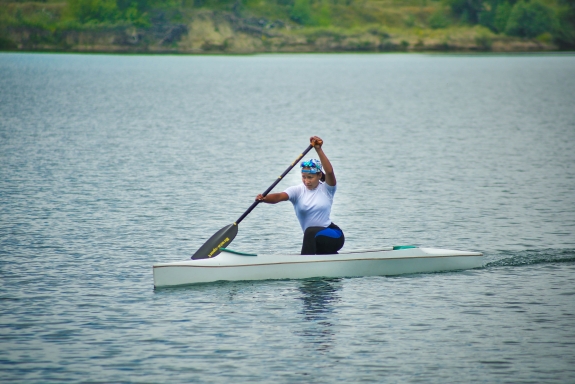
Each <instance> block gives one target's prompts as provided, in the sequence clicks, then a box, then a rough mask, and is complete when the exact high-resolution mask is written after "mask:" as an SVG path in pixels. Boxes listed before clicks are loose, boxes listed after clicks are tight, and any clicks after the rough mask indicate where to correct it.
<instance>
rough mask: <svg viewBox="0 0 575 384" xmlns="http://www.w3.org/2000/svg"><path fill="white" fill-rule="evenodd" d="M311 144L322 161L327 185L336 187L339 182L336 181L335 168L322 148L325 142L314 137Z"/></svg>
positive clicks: (310, 139)
mask: <svg viewBox="0 0 575 384" xmlns="http://www.w3.org/2000/svg"><path fill="white" fill-rule="evenodd" d="M309 142H310V144H311V145H313V147H314V148H315V151H316V152H317V155H318V157H319V161H321V166H322V168H323V173H325V182H326V183H327V185H329V186H332V187H334V186H335V185H336V184H337V181H336V179H335V173H334V172H333V166H332V165H331V163H330V162H329V159H328V158H327V156H326V155H325V153H324V152H323V149H322V148H321V147H322V145H323V140H322V139H321V138H319V137H317V136H312V137H310V138H309Z"/></svg>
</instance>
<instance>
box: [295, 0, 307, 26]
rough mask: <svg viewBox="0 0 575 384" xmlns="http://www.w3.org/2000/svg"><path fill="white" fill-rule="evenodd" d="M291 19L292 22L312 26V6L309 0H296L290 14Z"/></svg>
mask: <svg viewBox="0 0 575 384" xmlns="http://www.w3.org/2000/svg"><path fill="white" fill-rule="evenodd" d="M290 17H291V18H292V20H294V21H296V22H298V23H300V24H303V25H310V24H312V14H311V5H310V4H309V0H295V1H294V5H293V8H292V10H291V12H290Z"/></svg>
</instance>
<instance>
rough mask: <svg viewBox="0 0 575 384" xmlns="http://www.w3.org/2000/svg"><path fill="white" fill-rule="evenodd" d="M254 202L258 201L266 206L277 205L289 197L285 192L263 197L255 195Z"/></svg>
mask: <svg viewBox="0 0 575 384" xmlns="http://www.w3.org/2000/svg"><path fill="white" fill-rule="evenodd" d="M256 200H259V201H261V202H264V203H268V204H277V203H279V202H280V201H288V200H289V196H288V194H287V193H285V192H280V193H269V194H267V195H266V196H265V197H264V196H263V195H262V194H261V193H260V194H259V195H257V197H256Z"/></svg>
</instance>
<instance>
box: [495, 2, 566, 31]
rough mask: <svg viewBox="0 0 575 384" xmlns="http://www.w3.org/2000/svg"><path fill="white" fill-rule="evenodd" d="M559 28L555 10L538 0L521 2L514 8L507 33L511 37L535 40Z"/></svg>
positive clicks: (506, 28)
mask: <svg viewBox="0 0 575 384" xmlns="http://www.w3.org/2000/svg"><path fill="white" fill-rule="evenodd" d="M557 27H558V22H557V17H556V15H555V12H554V11H553V9H551V8H549V7H548V6H546V5H545V4H542V3H540V2H538V1H536V0H533V1H526V0H521V1H519V2H518V3H517V4H515V5H514V6H513V9H512V10H511V14H510V15H509V20H508V21H507V26H506V27H505V33H506V34H507V35H510V36H518V37H527V38H534V37H537V36H539V35H541V34H543V33H545V32H550V33H553V32H555V30H556V29H557Z"/></svg>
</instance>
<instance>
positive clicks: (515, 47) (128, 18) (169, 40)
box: [0, 0, 575, 53]
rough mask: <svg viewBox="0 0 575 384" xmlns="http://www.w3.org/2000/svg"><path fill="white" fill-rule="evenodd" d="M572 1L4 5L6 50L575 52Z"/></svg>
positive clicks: (104, 0) (115, 0) (185, 0)
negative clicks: (568, 50)
mask: <svg viewBox="0 0 575 384" xmlns="http://www.w3.org/2000/svg"><path fill="white" fill-rule="evenodd" d="M574 9H575V0H528V1H526V0H518V1H517V0H511V1H510V0H486V1H479V0H465V1H460V0H441V1H439V0H438V1H432V0H263V1H260V0H230V1H228V0H221V1H218V0H181V1H173V0H168V1H158V0H136V1H129V0H68V1H57V0H47V1H44V2H22V1H18V2H16V1H0V49H1V50H24V51H91V52H173V53H175V52H178V53H255V52H389V51H502V52H506V51H508V52H513V51H546V50H560V49H573V48H575V11H574Z"/></svg>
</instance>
